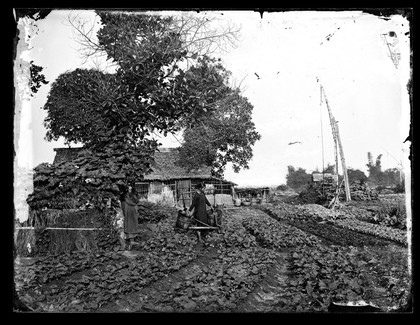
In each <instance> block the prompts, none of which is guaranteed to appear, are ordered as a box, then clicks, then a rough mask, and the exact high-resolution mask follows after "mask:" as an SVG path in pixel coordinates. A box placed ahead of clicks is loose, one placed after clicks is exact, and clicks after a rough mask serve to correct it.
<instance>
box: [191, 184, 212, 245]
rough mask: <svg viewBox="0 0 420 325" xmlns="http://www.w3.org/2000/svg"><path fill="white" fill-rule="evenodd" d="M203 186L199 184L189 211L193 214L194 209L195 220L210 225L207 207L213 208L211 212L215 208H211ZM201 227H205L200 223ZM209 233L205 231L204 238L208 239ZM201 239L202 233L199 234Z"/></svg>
mask: <svg viewBox="0 0 420 325" xmlns="http://www.w3.org/2000/svg"><path fill="white" fill-rule="evenodd" d="M203 187H204V186H203V184H201V183H200V184H197V185H196V186H195V190H196V193H195V194H194V197H193V200H192V203H191V206H190V208H189V211H190V212H191V211H192V210H193V209H194V213H193V215H194V218H195V219H196V220H198V221H200V222H203V223H205V224H207V223H208V220H207V209H206V206H207V205H208V206H209V207H211V210H212V211H213V207H212V206H211V204H210V202H209V200H207V198H206V195H205V194H204V191H203ZM199 226H203V224H201V223H199ZM207 233H208V230H206V231H203V232H202V234H203V237H206V235H207ZM198 235H199V239H201V232H200V231H199V232H198Z"/></svg>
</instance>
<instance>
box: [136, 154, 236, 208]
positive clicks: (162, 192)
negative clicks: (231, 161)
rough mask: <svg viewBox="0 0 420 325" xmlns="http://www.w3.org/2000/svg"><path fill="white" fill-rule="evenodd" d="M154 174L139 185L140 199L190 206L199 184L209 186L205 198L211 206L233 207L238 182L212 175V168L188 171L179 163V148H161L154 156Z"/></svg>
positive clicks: (205, 167)
mask: <svg viewBox="0 0 420 325" xmlns="http://www.w3.org/2000/svg"><path fill="white" fill-rule="evenodd" d="M154 159H155V161H154V163H153V164H152V166H151V167H152V169H153V172H152V173H150V174H147V175H145V176H144V180H142V181H139V182H138V183H136V186H137V191H138V192H139V194H140V197H142V198H144V199H147V200H149V201H152V202H158V201H164V202H167V203H171V202H174V203H175V204H177V205H178V206H181V207H182V206H184V203H185V206H186V207H189V206H190V204H191V201H192V196H193V194H194V192H195V190H194V187H195V185H197V184H199V183H204V184H205V185H206V196H207V198H208V200H209V201H210V203H212V204H225V206H231V205H233V196H234V195H235V188H234V187H235V185H236V184H235V183H233V182H229V181H227V180H224V179H221V178H218V177H214V176H212V175H211V167H210V166H200V167H199V168H197V169H194V170H187V169H186V168H184V167H182V166H180V165H179V164H178V150H177V149H176V148H160V149H159V151H157V152H156V153H155V156H154Z"/></svg>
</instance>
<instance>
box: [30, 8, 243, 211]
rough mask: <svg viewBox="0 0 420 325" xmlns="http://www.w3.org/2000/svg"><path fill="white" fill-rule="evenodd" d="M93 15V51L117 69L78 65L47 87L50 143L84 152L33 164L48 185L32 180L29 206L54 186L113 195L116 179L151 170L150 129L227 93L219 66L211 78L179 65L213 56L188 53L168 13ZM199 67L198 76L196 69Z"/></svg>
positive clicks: (167, 128)
mask: <svg viewBox="0 0 420 325" xmlns="http://www.w3.org/2000/svg"><path fill="white" fill-rule="evenodd" d="M97 15H98V16H99V17H100V19H101V23H102V25H101V28H100V29H99V31H98V33H97V43H96V44H95V45H94V46H95V51H101V52H102V53H105V54H106V57H107V59H108V60H109V61H110V62H112V63H113V64H114V66H115V71H114V72H113V73H106V72H102V71H98V70H84V69H76V70H75V71H71V72H66V73H64V74H62V75H61V76H59V77H58V78H57V80H56V81H55V82H54V83H53V84H52V87H51V91H50V93H49V96H48V100H47V103H46V105H45V106H44V107H43V108H44V109H45V110H46V111H47V114H48V116H47V118H46V120H45V125H46V127H47V129H48V133H47V140H55V139H58V138H59V137H64V138H65V140H66V142H67V143H71V142H81V143H83V145H84V147H85V148H86V151H85V152H84V153H83V154H82V156H80V157H79V158H80V161H77V162H74V161H73V162H68V163H62V164H60V165H59V166H55V165H54V166H48V168H46V169H45V168H38V169H36V171H35V172H36V175H35V179H38V178H44V177H47V178H48V179H50V182H49V183H44V184H43V183H37V184H38V186H39V188H38V189H36V190H35V191H34V193H33V195H32V196H31V197H30V198H29V202H30V203H31V205H32V206H37V205H38V206H40V205H41V202H44V203H46V201H45V199H44V198H43V196H45V194H46V193H58V192H57V191H58V190H57V189H56V188H55V186H56V185H58V184H61V185H60V186H61V187H60V189H59V191H60V193H62V194H63V193H67V194H68V193H70V194H71V193H72V192H73V189H75V188H77V191H78V192H77V194H76V193H74V194H75V196H76V197H78V198H82V200H81V201H84V200H85V197H91V196H92V195H94V196H96V199H95V201H97V202H98V204H99V202H103V201H104V198H109V197H111V198H115V189H116V188H115V184H116V180H118V181H119V182H120V183H123V184H124V185H122V184H121V186H126V185H127V184H129V183H132V182H134V181H136V180H139V179H141V177H142V176H143V175H144V174H146V173H148V172H150V171H151V169H150V162H151V161H152V159H153V154H154V152H155V151H156V149H157V147H158V142H157V141H156V140H154V139H153V137H152V135H153V134H154V132H162V133H164V134H166V133H167V132H175V131H179V130H181V129H182V128H183V127H185V126H186V125H191V124H194V123H196V121H199V120H200V119H201V118H202V117H203V116H206V114H212V112H213V111H215V110H216V106H215V105H214V104H215V103H216V102H217V100H221V99H222V98H223V97H226V95H227V94H228V93H229V92H231V91H230V89H229V88H228V87H227V86H225V85H224V82H225V81H226V80H227V75H228V73H227V72H226V71H224V70H223V69H222V67H221V65H220V64H219V66H218V71H221V72H222V74H219V73H213V74H211V78H208V75H207V74H206V73H205V72H206V71H203V70H202V66H203V65H202V64H201V65H200V64H199V66H200V67H199V68H197V69H196V70H194V68H190V69H189V70H187V71H185V68H184V69H182V68H181V67H179V63H180V62H182V61H185V60H186V59H191V58H193V59H195V60H197V59H198V62H207V61H210V59H208V58H207V57H203V56H201V57H200V55H199V54H200V53H199V51H197V50H196V51H192V52H191V51H190V49H193V47H191V44H192V41H191V38H188V37H186V36H185V33H188V29H187V30H184V31H183V30H182V28H176V22H175V20H174V19H173V18H172V17H160V16H157V15H143V14H130V13H115V12H112V13H111V12H107V11H98V12H97ZM185 26H187V27H188V24H187V23H185V24H181V27H184V28H185ZM197 26H199V27H200V26H202V25H200V24H198V25H197ZM212 37H214V36H212ZM187 40H189V43H188V44H186V41H187ZM200 44H201V43H200ZM208 67H210V65H208ZM200 69H201V72H202V73H201V74H198V73H196V72H197V71H200ZM201 120H202V119H201ZM246 157H247V156H244V157H243V158H242V159H246ZM92 173H93V174H92ZM73 175H78V176H80V177H81V178H74V177H73ZM65 178H66V179H65ZM86 179H93V180H94V184H95V185H97V186H98V187H97V188H96V192H95V191H94V192H93V193H92V192H91V189H89V188H87V187H86V186H85V181H86ZM109 193H113V194H112V195H110V194H109ZM90 200H92V198H91V199H90Z"/></svg>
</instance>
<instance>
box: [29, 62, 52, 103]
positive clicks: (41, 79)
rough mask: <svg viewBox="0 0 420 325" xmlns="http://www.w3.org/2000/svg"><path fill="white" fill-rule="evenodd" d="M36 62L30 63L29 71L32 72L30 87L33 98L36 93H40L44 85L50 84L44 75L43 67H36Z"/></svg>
mask: <svg viewBox="0 0 420 325" xmlns="http://www.w3.org/2000/svg"><path fill="white" fill-rule="evenodd" d="M33 62H34V61H31V62H29V63H30V66H29V71H30V74H31V76H30V79H29V87H30V88H31V92H32V93H31V97H33V95H34V94H35V93H37V92H38V90H39V88H41V86H42V85H43V84H44V85H46V84H48V83H49V81H47V80H46V79H45V75H44V74H43V73H42V70H43V69H44V68H43V67H41V66H39V65H36V64H34V63H33Z"/></svg>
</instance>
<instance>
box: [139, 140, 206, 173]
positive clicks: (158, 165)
mask: <svg viewBox="0 0 420 325" xmlns="http://www.w3.org/2000/svg"><path fill="white" fill-rule="evenodd" d="M159 150H160V151H156V153H155V157H154V158H155V162H154V163H153V164H152V166H151V167H152V169H153V172H152V173H151V174H148V175H145V177H144V179H145V180H162V181H164V180H170V179H191V178H200V179H211V178H213V177H212V176H211V167H210V166H204V165H203V166H201V167H200V168H198V169H195V170H191V171H189V170H187V169H186V168H184V167H181V166H179V163H177V161H178V151H177V150H176V149H175V148H174V149H172V148H160V149H159Z"/></svg>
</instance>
